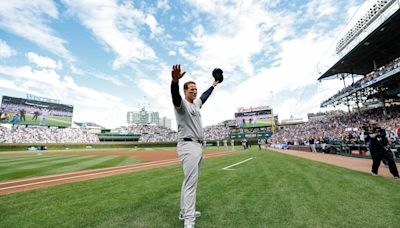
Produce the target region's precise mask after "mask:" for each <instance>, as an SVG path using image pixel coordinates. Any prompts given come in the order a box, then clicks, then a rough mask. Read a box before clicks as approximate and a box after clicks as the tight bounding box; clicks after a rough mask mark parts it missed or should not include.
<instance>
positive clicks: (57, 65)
mask: <svg viewBox="0 0 400 228" xmlns="http://www.w3.org/2000/svg"><path fill="white" fill-rule="evenodd" d="M25 56H26V58H27V59H28V61H29V62H31V63H34V64H36V65H37V66H38V67H42V68H50V69H62V67H63V66H62V63H61V62H60V61H58V62H56V61H55V60H53V59H51V58H49V57H45V56H41V55H38V54H36V53H34V52H28V53H26V54H25Z"/></svg>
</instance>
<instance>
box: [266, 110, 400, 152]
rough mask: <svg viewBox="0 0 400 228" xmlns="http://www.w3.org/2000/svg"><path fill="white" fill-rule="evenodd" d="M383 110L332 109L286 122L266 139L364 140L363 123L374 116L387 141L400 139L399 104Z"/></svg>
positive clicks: (304, 141) (277, 141)
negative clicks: (316, 116) (303, 120)
mask: <svg viewBox="0 0 400 228" xmlns="http://www.w3.org/2000/svg"><path fill="white" fill-rule="evenodd" d="M386 112H387V113H386V116H385V115H383V114H382V113H383V110H382V108H376V109H370V110H365V111H361V112H352V113H347V112H344V111H331V112H328V113H327V114H326V116H325V117H324V118H322V119H319V120H312V121H309V122H306V123H302V124H298V125H294V126H287V127H285V128H284V129H281V130H279V131H277V132H276V133H275V135H273V136H272V137H271V138H270V139H269V141H270V143H271V144H273V145H275V144H280V145H282V144H288V145H309V144H331V143H335V142H348V143H363V142H364V135H363V134H364V130H363V127H364V126H366V125H367V123H368V121H370V120H375V121H377V122H378V123H379V124H380V126H381V127H382V128H383V129H385V130H386V135H387V137H388V139H389V142H392V143H400V108H399V107H393V108H390V109H387V110H386Z"/></svg>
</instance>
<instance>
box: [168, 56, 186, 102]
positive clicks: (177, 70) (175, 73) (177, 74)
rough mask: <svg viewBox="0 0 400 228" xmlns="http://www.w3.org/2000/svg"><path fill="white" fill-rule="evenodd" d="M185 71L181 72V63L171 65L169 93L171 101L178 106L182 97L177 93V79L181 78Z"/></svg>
mask: <svg viewBox="0 0 400 228" xmlns="http://www.w3.org/2000/svg"><path fill="white" fill-rule="evenodd" d="M185 74H186V72H183V73H181V65H179V64H176V65H173V66H172V71H171V76H172V82H171V95H172V102H173V103H174V105H175V106H176V107H180V106H181V103H182V97H181V95H180V94H179V84H178V83H179V79H181V78H182V77H183V76H184V75H185Z"/></svg>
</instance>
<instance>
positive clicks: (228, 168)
mask: <svg viewBox="0 0 400 228" xmlns="http://www.w3.org/2000/svg"><path fill="white" fill-rule="evenodd" d="M251 159H253V157H251V158H248V159H246V160H243V161H241V162H238V163H235V164H233V165H230V166H227V167H225V168H222V169H223V170H234V169H230V168H231V167H233V166H237V165H240V164H242V163H245V162H248V161H250V160H251Z"/></svg>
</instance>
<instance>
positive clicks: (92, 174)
mask: <svg viewBox="0 0 400 228" xmlns="http://www.w3.org/2000/svg"><path fill="white" fill-rule="evenodd" d="M178 161H179V160H178V159H174V160H172V161H164V162H159V163H157V165H167V164H174V163H177V162H178ZM152 165H154V163H153V164H147V165H143V166H135V167H129V168H123V169H116V170H111V171H103V172H97V173H90V174H83V175H79V176H72V177H65V178H58V179H53V180H45V181H39V182H35V183H29V184H21V185H15V186H10V187H5V188H0V191H3V190H8V189H14V188H21V187H27V186H33V185H39V184H44V183H51V182H57V181H64V180H70V179H77V178H82V177H89V176H95V175H101V174H107V173H113V172H120V171H125V170H135V169H140V168H145V167H149V166H150V167H151V166H152Z"/></svg>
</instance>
